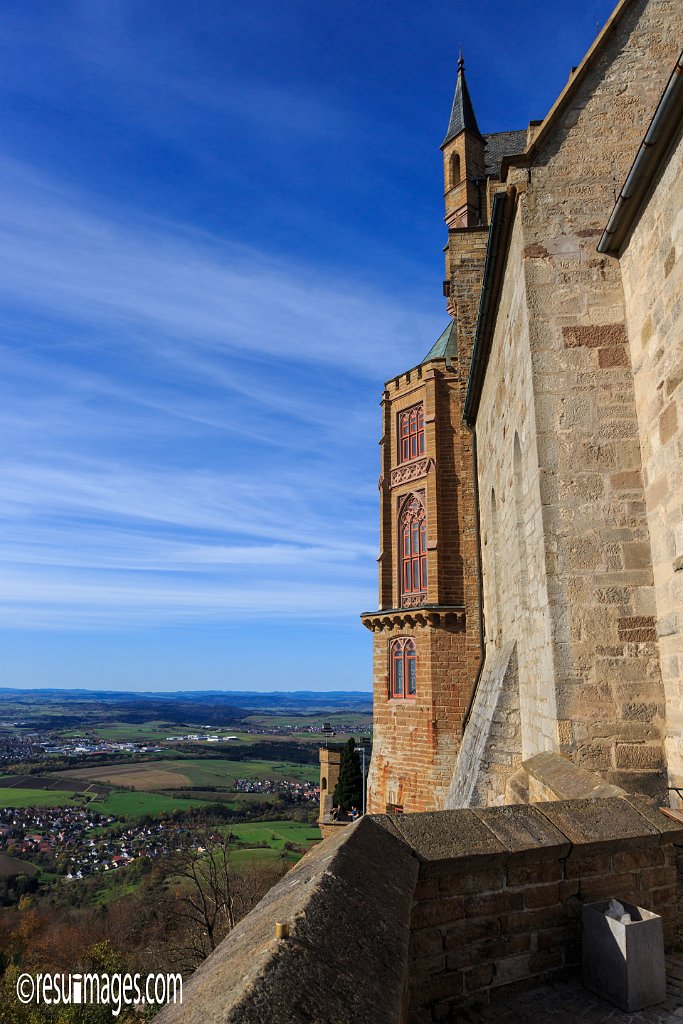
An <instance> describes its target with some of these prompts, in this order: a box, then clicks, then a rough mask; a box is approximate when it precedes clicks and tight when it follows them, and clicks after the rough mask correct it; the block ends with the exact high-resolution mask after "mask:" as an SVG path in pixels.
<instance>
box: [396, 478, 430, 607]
mask: <svg viewBox="0 0 683 1024" xmlns="http://www.w3.org/2000/svg"><path fill="white" fill-rule="evenodd" d="M399 534H400V544H401V553H400V562H401V594H404V595H405V594H425V595H426V593H427V516H426V514H425V509H424V505H423V504H422V502H421V501H420V500H419V499H418V498H412V499H411V500H410V501H409V502H408V504H407V505H406V506H405V507H404V509H403V511H402V513H401V519H400V531H399Z"/></svg>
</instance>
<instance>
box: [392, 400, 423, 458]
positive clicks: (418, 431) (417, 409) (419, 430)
mask: <svg viewBox="0 0 683 1024" xmlns="http://www.w3.org/2000/svg"><path fill="white" fill-rule="evenodd" d="M424 451H425V417H424V407H423V405H422V403H421V402H420V404H419V405H414V406H413V407H412V409H405V410H404V411H403V412H400V413H399V414H398V461H399V462H408V461H409V460H410V459H416V458H417V457H418V455H424Z"/></svg>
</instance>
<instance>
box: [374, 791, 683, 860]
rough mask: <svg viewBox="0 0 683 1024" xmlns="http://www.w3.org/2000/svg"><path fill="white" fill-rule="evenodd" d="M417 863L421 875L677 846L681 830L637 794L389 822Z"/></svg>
mask: <svg viewBox="0 0 683 1024" xmlns="http://www.w3.org/2000/svg"><path fill="white" fill-rule="evenodd" d="M389 820H390V821H391V823H392V824H393V826H394V827H395V829H396V830H397V832H398V833H399V835H400V836H401V837H402V839H403V840H404V841H405V842H406V843H408V845H409V846H410V848H411V850H412V851H413V853H414V854H415V856H416V857H417V858H418V860H419V861H420V877H422V878H429V877H436V876H440V875H443V874H451V873H455V874H459V873H461V872H468V871H471V870H473V866H474V865H475V864H476V867H477V870H481V869H484V868H488V867H494V866H498V865H501V864H503V863H507V862H509V861H514V862H515V863H522V862H524V861H529V860H533V861H539V860H548V859H551V860H554V859H557V858H559V857H562V858H564V857H568V856H574V857H584V856H593V855H595V854H597V853H600V854H609V853H615V852H616V853H619V852H625V851H627V850H630V849H642V848H643V847H644V846H658V845H661V844H670V843H672V842H673V843H675V844H676V845H683V825H681V824H678V823H677V822H675V821H672V820H671V819H669V818H667V817H665V815H664V814H662V812H661V811H660V810H659V809H658V808H657V807H656V806H655V805H654V804H651V803H649V802H648V801H647V800H644V799H642V798H641V797H632V796H625V797H623V798H622V797H607V798H595V799H587V800H557V801H550V802H546V803H538V804H512V805H509V806H505V807H474V808H471V809H462V810H454V811H429V812H425V813H418V814H403V815H398V816H396V817H393V816H392V817H390V819H389Z"/></svg>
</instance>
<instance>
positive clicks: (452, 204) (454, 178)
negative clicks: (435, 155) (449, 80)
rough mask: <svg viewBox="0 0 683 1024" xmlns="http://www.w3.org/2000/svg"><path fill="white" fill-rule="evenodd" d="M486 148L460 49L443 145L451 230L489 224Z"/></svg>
mask: <svg viewBox="0 0 683 1024" xmlns="http://www.w3.org/2000/svg"><path fill="white" fill-rule="evenodd" d="M484 148H485V143H484V139H483V136H482V134H481V132H480V131H479V126H478V124H477V119H476V117H475V114H474V107H473V106H472V100H471V99H470V93H469V89H468V88H467V81H466V80H465V61H464V60H463V56H462V50H461V51H460V57H459V60H458V80H457V83H456V86H455V96H454V98H453V107H452V109H451V118H450V121H449V123H448V131H447V132H446V138H445V139H444V141H443V142H442V144H441V150H442V152H443V167H444V199H445V203H446V218H445V219H446V223H447V225H448V227H449V228H471V227H480V226H481V225H482V224H485V223H486V200H485V189H484V178H485V170H484V168H485V161H484Z"/></svg>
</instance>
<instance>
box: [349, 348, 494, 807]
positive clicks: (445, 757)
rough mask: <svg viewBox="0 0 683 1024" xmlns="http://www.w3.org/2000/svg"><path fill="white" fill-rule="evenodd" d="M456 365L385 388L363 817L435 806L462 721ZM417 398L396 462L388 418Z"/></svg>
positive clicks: (472, 648)
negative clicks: (417, 566) (421, 593)
mask: <svg viewBox="0 0 683 1024" xmlns="http://www.w3.org/2000/svg"><path fill="white" fill-rule="evenodd" d="M462 392H463V382H462V377H461V374H460V371H459V368H458V365H457V364H456V365H453V366H449V365H447V364H446V362H445V360H443V359H440V360H433V361H431V362H429V363H427V364H422V365H420V366H418V367H416V368H414V369H413V370H410V371H409V372H408V373H405V374H401V376H400V377H398V378H396V379H394V380H392V381H389V382H388V384H387V386H386V390H385V393H384V398H383V409H384V430H383V437H382V442H381V446H382V457H381V464H382V477H381V480H380V521H381V538H380V543H381V548H380V557H379V566H380V569H379V575H380V584H379V597H380V607H379V609H378V612H377V613H369V614H367V615H365V616H364V617H363V621H364V623H365V625H366V626H368V627H369V628H370V629H372V631H373V634H374V643H373V651H374V655H373V657H374V667H373V678H374V695H373V700H374V718H373V755H372V763H371V766H370V773H369V779H368V809H369V810H370V811H371V812H383V811H384V810H385V809H386V808H387V805H389V804H393V805H400V806H402V807H403V808H404V810H405V811H406V812H413V811H423V810H428V809H432V808H438V807H443V806H444V804H445V798H446V793H447V790H448V787H449V784H450V782H451V778H452V776H453V771H454V768H455V762H456V758H457V753H458V749H459V743H460V734H461V725H462V721H463V716H464V714H465V711H466V708H467V706H468V703H469V699H470V695H471V692H472V685H473V681H474V678H475V674H476V669H477V664H478V659H479V618H478V608H477V585H476V581H477V567H476V536H475V534H474V530H475V514H474V494H473V482H474V477H473V468H472V453H471V445H470V439H469V436H468V435H467V432H466V430H465V428H464V427H463V425H462V422H461V416H462ZM418 402H421V403H422V405H423V408H424V417H425V452H424V454H423V455H421V456H420V457H418V458H417V459H412V460H409V461H408V462H405V463H401V462H400V461H399V458H398V438H397V417H398V414H399V413H400V412H401V411H403V410H406V409H409V408H411V407H412V406H414V405H415V404H416V403H418ZM413 494H414V495H417V496H418V497H419V499H420V501H422V503H423V504H424V507H425V510H426V517H427V560H428V591H427V595H426V598H425V599H424V602H423V605H422V606H421V607H416V608H412V607H409V606H408V607H405V608H402V607H401V605H402V604H403V603H404V602H403V599H402V594H401V586H400V571H401V566H400V557H399V548H400V537H399V517H400V512H401V509H402V507H403V504H404V502H405V501H406V500H407V499H409V498H410V496H411V495H413ZM406 636H407V637H411V638H412V639H413V640H414V642H415V645H416V651H417V693H416V695H415V698H414V699H394V698H392V696H391V693H390V654H389V652H390V644H391V641H392V640H393V639H395V638H396V637H406Z"/></svg>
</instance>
